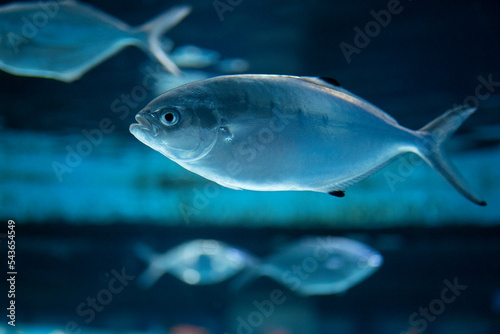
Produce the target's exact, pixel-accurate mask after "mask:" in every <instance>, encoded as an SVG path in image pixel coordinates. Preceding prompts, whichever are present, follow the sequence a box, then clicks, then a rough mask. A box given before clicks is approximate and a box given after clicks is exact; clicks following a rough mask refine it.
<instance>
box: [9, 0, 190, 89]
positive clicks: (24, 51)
mask: <svg viewBox="0 0 500 334" xmlns="http://www.w3.org/2000/svg"><path fill="white" fill-rule="evenodd" d="M190 10H191V9H190V7H189V6H177V7H173V8H172V9H170V10H169V11H166V12H165V13H163V14H160V15H159V16H157V17H156V18H154V19H152V20H151V21H149V22H147V23H145V24H143V25H142V26H139V27H137V28H132V27H130V26H129V25H127V24H126V23H124V22H122V21H120V20H118V19H116V18H114V17H112V16H110V15H108V14H106V13H104V12H102V11H100V10H98V9H96V8H94V7H92V6H90V5H88V4H83V3H80V2H77V1H76V0H66V1H60V2H57V1H52V2H42V1H40V2H15V3H11V4H7V5H3V6H0V68H1V69H2V70H4V71H6V72H9V73H11V74H15V75H22V76H34V77H44V78H52V79H56V80H61V81H64V82H71V81H74V80H76V79H79V78H80V77H81V76H82V75H83V74H84V73H85V72H87V71H88V70H89V69H91V68H92V67H94V66H96V65H97V64H99V63H101V62H102V61H104V60H106V59H107V58H109V57H111V56H112V55H114V54H115V53H117V52H118V51H120V50H121V49H122V48H124V47H125V46H128V45H134V46H137V47H139V48H141V49H142V50H144V51H145V52H146V53H148V54H149V55H154V57H156V59H157V60H158V61H159V62H160V63H161V64H163V65H164V66H165V68H166V69H168V70H169V71H170V72H172V73H174V74H180V73H181V72H180V70H179V68H178V67H177V66H176V65H175V63H174V62H173V61H172V60H171V59H170V58H169V56H168V55H167V54H166V53H165V52H164V51H163V49H162V47H161V42H160V38H161V36H162V35H163V34H164V33H165V32H166V31H167V30H169V29H171V28H172V27H174V26H175V25H177V24H178V23H179V22H180V21H181V20H182V19H183V18H184V17H186V16H187V15H188V14H189V12H190Z"/></svg>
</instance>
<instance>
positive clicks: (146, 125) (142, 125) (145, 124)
mask: <svg viewBox="0 0 500 334" xmlns="http://www.w3.org/2000/svg"><path fill="white" fill-rule="evenodd" d="M135 120H136V121H137V123H133V124H131V125H130V129H129V130H130V132H132V133H134V131H137V130H140V131H147V132H149V133H150V134H151V136H153V137H156V136H158V134H159V133H160V128H159V127H158V126H157V125H156V124H152V123H151V122H150V121H149V120H148V119H147V118H146V117H144V116H143V115H141V114H137V115H136V116H135Z"/></svg>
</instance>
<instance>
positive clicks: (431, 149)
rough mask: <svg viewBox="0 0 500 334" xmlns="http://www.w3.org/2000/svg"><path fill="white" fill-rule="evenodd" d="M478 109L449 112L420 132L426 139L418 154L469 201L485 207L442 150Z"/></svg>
mask: <svg viewBox="0 0 500 334" xmlns="http://www.w3.org/2000/svg"><path fill="white" fill-rule="evenodd" d="M476 109H477V108H471V107H468V106H458V107H456V108H454V109H451V110H448V111H447V112H445V113H444V114H443V115H441V116H439V117H438V118H436V119H435V120H433V121H432V122H430V123H429V124H427V125H426V126H424V127H423V128H421V129H420V130H418V133H419V134H420V135H421V136H422V137H423V139H424V140H423V144H422V145H421V147H419V152H418V153H419V155H420V156H421V157H422V158H423V159H424V160H425V161H426V162H427V163H428V164H429V165H430V166H431V167H432V168H434V169H435V170H436V171H437V172H438V173H439V174H441V175H442V176H443V177H444V178H445V179H446V180H447V181H448V182H449V183H450V184H451V185H452V186H453V187H455V189H457V190H458V191H459V192H460V193H461V194H462V195H464V196H465V197H466V198H467V199H469V200H471V201H472V202H474V203H476V204H478V205H481V206H485V205H486V202H485V201H484V200H483V199H481V197H480V196H479V195H478V194H477V193H476V192H475V191H473V190H472V189H471V188H470V186H469V185H468V183H467V181H466V180H465V178H464V177H463V176H462V174H461V173H460V172H459V171H458V169H457V168H456V167H455V166H454V165H453V164H452V162H451V161H450V160H449V159H448V157H447V156H446V155H445V152H444V150H443V148H442V144H443V143H444V142H445V141H446V140H447V139H448V138H449V137H450V136H451V135H452V134H453V133H454V132H455V131H456V130H457V129H458V128H459V127H460V125H461V124H462V123H463V122H464V121H465V120H466V119H467V118H468V117H469V116H470V115H472V114H473V113H474V112H475V111H476Z"/></svg>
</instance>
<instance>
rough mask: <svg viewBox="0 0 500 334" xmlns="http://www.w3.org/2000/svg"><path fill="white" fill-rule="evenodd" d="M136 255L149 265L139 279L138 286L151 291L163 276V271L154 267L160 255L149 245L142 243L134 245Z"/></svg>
mask: <svg viewBox="0 0 500 334" xmlns="http://www.w3.org/2000/svg"><path fill="white" fill-rule="evenodd" d="M134 253H135V255H136V256H137V257H138V258H140V259H141V260H143V261H144V262H146V264H147V265H148V268H147V269H146V270H145V271H144V272H143V273H142V274H141V275H140V276H139V278H138V279H137V285H138V286H139V287H140V288H142V289H149V288H150V287H151V286H153V284H154V283H156V281H157V280H158V279H159V278H160V277H161V276H162V275H163V271H161V270H158V268H155V266H154V265H153V263H154V259H155V258H157V257H158V253H156V252H155V251H154V250H153V249H152V248H151V247H149V246H148V245H145V244H141V243H138V244H136V245H134Z"/></svg>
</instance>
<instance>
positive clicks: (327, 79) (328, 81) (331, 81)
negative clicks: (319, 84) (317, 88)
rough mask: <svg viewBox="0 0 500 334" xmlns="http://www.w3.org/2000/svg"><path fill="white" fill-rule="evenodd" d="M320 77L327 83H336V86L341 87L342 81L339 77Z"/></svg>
mask: <svg viewBox="0 0 500 334" xmlns="http://www.w3.org/2000/svg"><path fill="white" fill-rule="evenodd" d="M318 79H319V80H321V81H323V82H326V83H328V84H330V85H334V86H337V87H340V83H339V82H338V81H337V79H334V78H328V77H319V78H318Z"/></svg>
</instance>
